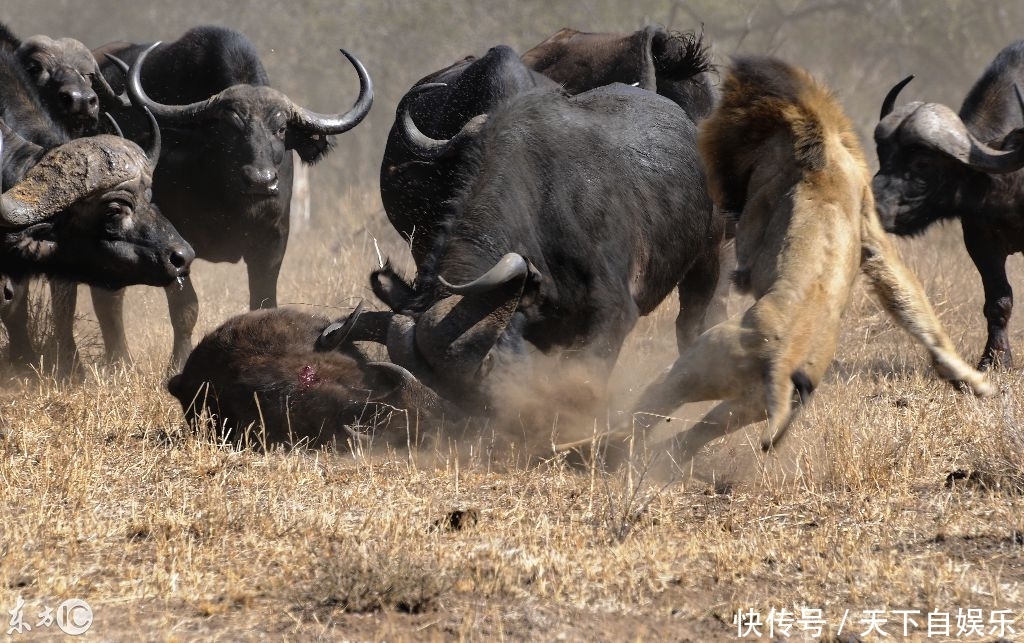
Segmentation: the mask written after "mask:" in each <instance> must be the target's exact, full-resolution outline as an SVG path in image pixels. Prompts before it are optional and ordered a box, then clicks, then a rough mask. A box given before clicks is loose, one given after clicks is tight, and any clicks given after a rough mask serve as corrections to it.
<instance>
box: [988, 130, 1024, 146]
mask: <svg viewBox="0 0 1024 643" xmlns="http://www.w3.org/2000/svg"><path fill="white" fill-rule="evenodd" d="M990 145H991V146H992V147H994V148H995V149H997V150H1015V149H1017V148H1019V147H1021V146H1024V127H1018V128H1017V129H1015V130H1013V131H1011V132H1010V133H1009V134H1007V135H1006V136H1004V137H1002V138H1001V139H998V140H995V141H993V142H992V143H991V144H990Z"/></svg>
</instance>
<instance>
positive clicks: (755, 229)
mask: <svg viewBox="0 0 1024 643" xmlns="http://www.w3.org/2000/svg"><path fill="white" fill-rule="evenodd" d="M699 144H700V153H701V158H702V159H703V160H704V166H705V168H706V169H707V174H708V183H709V187H710V190H711V193H712V195H713V197H714V199H715V202H716V203H717V204H718V206H719V207H720V208H722V210H723V211H724V212H728V213H730V215H731V216H734V217H735V218H736V222H737V225H736V255H737V264H738V270H737V272H736V283H737V285H738V286H739V287H741V288H742V289H743V290H745V291H746V292H748V293H749V294H751V295H753V296H754V297H755V298H756V301H755V302H754V304H753V305H752V306H751V307H750V308H749V309H748V310H747V311H746V312H745V313H743V314H742V315H740V316H738V317H734V318H732V319H729V320H727V321H725V322H723V323H721V324H718V325H716V326H714V327H712V328H710V329H708V330H707V331H706V332H704V334H702V335H701V336H700V337H699V338H698V339H697V341H696V342H695V343H694V344H693V346H691V347H690V349H689V350H687V351H686V352H684V353H683V354H682V355H680V356H679V358H678V359H677V360H676V362H675V363H674V364H673V365H672V366H671V367H670V368H669V369H668V370H667V371H666V372H665V373H664V374H663V375H662V376H661V377H660V378H659V379H658V380H656V381H655V382H654V383H653V384H651V385H650V386H649V387H647V389H645V390H644V392H643V393H642V394H641V396H640V398H639V400H638V401H637V402H636V404H635V405H634V406H633V409H634V413H633V415H632V418H633V421H634V422H635V423H636V426H637V428H640V429H641V430H646V429H648V428H649V427H651V426H652V425H653V424H654V423H655V422H656V421H658V420H659V419H660V418H663V417H666V416H668V415H669V414H670V413H672V412H673V411H674V410H675V409H676V408H677V407H678V406H680V405H681V404H683V403H686V402H696V401H703V400H722V401H721V402H720V403H719V404H717V405H716V406H715V407H713V408H712V409H711V410H710V411H709V412H708V413H707V414H706V415H705V416H704V417H703V418H702V419H701V420H700V421H698V422H696V423H694V425H693V426H692V427H691V428H689V429H688V430H686V431H683V432H682V433H680V434H678V435H677V436H676V437H675V438H674V449H673V451H674V456H675V457H674V458H673V461H674V462H675V463H676V464H677V465H681V466H684V467H685V465H686V464H687V463H688V462H689V461H690V460H691V459H692V458H693V457H694V456H695V455H696V454H697V453H698V451H699V450H700V449H701V448H702V447H703V446H704V445H705V444H707V443H708V442H710V441H711V440H714V439H715V438H718V437H721V436H723V435H726V434H728V433H731V432H733V431H737V430H739V429H740V428H742V427H744V426H746V425H748V424H752V423H756V422H759V421H764V420H765V419H767V422H766V425H765V427H764V429H763V430H762V432H761V446H762V448H764V449H769V448H771V447H772V446H773V445H774V444H776V443H777V441H778V440H779V439H780V438H781V437H782V436H783V435H784V433H785V431H786V429H787V427H788V426H789V424H790V422H791V421H792V420H793V418H794V416H795V412H796V411H797V410H798V409H799V408H800V407H801V405H803V404H804V403H806V402H807V400H808V399H809V397H810V395H811V394H812V393H813V392H814V390H815V389H816V387H817V386H818V384H819V383H820V382H821V380H822V377H823V376H824V374H825V371H826V369H827V368H828V366H829V363H830V362H831V361H832V356H833V354H834V352H835V349H836V342H837V341H838V338H839V330H840V328H839V326H840V322H841V317H842V315H843V311H844V309H845V308H846V305H847V302H848V301H849V298H850V290H851V288H852V287H853V284H854V281H855V280H856V277H857V275H858V273H863V274H864V275H865V276H866V277H867V279H868V281H869V282H870V283H871V285H872V286H873V287H874V292H875V294H876V295H877V296H878V298H879V299H880V301H881V304H882V306H883V307H884V308H885V310H886V311H887V312H888V313H889V314H890V315H891V316H892V317H893V319H894V320H895V321H896V323H897V324H899V325H900V326H901V327H902V328H903V329H904V330H906V331H907V332H908V333H910V334H911V335H912V336H913V337H914V338H915V339H917V340H918V341H919V342H920V343H921V344H922V345H923V346H924V347H925V348H926V349H927V350H928V353H929V354H930V356H931V359H932V365H933V367H934V368H935V370H936V372H937V373H938V374H939V376H940V377H942V378H943V379H946V380H949V381H951V382H956V383H959V384H962V385H966V386H968V387H970V389H971V390H973V392H974V393H975V394H977V395H989V394H991V393H992V392H993V391H994V388H993V386H992V385H991V384H990V383H989V382H988V380H987V379H986V378H985V376H984V375H983V374H982V373H979V372H978V371H976V370H975V369H973V368H971V367H970V366H969V365H967V364H966V363H964V361H963V360H962V359H960V357H959V356H958V355H957V353H956V350H955V349H954V348H953V345H952V343H951V342H950V340H949V338H948V337H947V336H946V334H945V332H943V330H942V327H941V325H940V324H939V322H938V320H937V319H936V317H935V314H934V312H933V311H932V308H931V305H930V304H929V303H928V300H927V299H926V297H925V295H924V292H923V290H922V288H921V286H920V284H919V282H918V281H917V279H916V278H915V277H914V276H913V274H912V273H911V272H910V271H909V270H907V268H906V267H905V266H904V265H903V263H902V262H901V261H900V259H899V256H898V254H897V253H896V251H895V249H894V248H893V246H892V245H891V242H890V240H889V238H888V237H887V235H886V234H885V232H884V231H883V230H882V227H881V225H880V223H879V220H878V215H877V214H876V212H875V204H874V199H873V198H872V194H871V183H870V175H869V173H868V169H867V163H866V162H865V160H864V156H863V152H862V151H861V148H860V145H859V143H858V141H857V135H856V133H855V132H854V131H853V128H852V126H851V124H850V122H849V120H848V119H847V118H846V115H845V114H844V113H843V110H842V108H841V106H840V105H839V103H838V101H836V99H835V98H834V97H833V95H832V94H831V92H830V91H829V90H828V89H827V88H826V87H825V86H824V85H822V84H820V83H818V82H817V81H815V80H814V79H813V78H812V77H811V76H810V74H808V73H807V72H805V71H803V70H801V69H799V68H796V67H793V66H791V65H789V64H787V63H785V62H782V61H780V60H777V59H774V58H769V57H744V58H739V59H737V60H735V61H734V62H733V65H732V67H731V69H730V70H729V72H728V74H727V76H726V79H725V82H724V83H723V87H722V100H721V102H720V104H719V106H718V107H717V108H716V111H715V112H713V113H712V115H711V116H710V117H709V118H708V120H706V121H704V124H703V127H702V129H701V136H700V143H699ZM628 435H629V432H628V431H623V432H622V433H619V434H618V435H617V436H616V439H615V441H613V443H616V442H617V443H618V445H621V444H622V443H621V442H618V440H624V439H627V438H628ZM623 452H624V449H621V448H620V449H614V450H613V453H617V454H618V457H621V455H622V453H623ZM613 459H615V458H614V457H613Z"/></svg>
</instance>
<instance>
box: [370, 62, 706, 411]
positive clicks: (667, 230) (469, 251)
mask: <svg viewBox="0 0 1024 643" xmlns="http://www.w3.org/2000/svg"><path fill="white" fill-rule="evenodd" d="M519 64H520V65H521V64H522V63H521V62H520V63H519ZM524 68H525V66H524ZM524 73H525V72H524ZM428 90H429V88H426V89H424V91H428ZM400 119H401V122H402V130H401V131H402V133H403V136H405V139H406V144H407V146H408V147H409V149H411V150H414V151H416V153H417V154H419V155H420V156H422V157H424V158H427V159H433V158H442V157H444V156H446V155H449V154H459V155H462V156H463V157H464V158H465V159H467V161H466V167H465V168H463V170H462V171H463V172H464V173H465V174H464V175H463V177H462V182H463V185H462V187H461V188H460V190H459V192H458V193H457V196H456V198H454V199H451V200H449V201H448V202H446V203H444V204H437V206H436V207H438V208H440V210H441V212H442V213H443V219H442V221H441V224H440V227H439V230H440V231H441V232H440V233H439V234H437V235H436V236H435V237H434V239H433V243H432V246H431V247H430V248H428V249H427V250H426V251H425V252H424V256H423V258H422V260H421V261H420V262H419V266H418V272H417V275H416V282H415V285H412V284H408V283H406V282H405V281H403V280H402V279H401V278H400V277H399V276H398V275H396V274H395V273H394V271H393V270H391V269H390V268H385V269H383V270H379V271H377V272H375V273H374V275H373V276H372V278H371V279H372V282H373V286H374V291H375V292H376V293H377V294H378V296H379V297H381V298H382V299H383V300H384V301H385V302H386V303H387V304H388V306H389V307H390V308H391V309H392V310H393V311H394V312H395V315H394V316H393V317H392V318H391V320H390V322H389V327H388V329H387V344H388V352H389V355H390V357H391V359H392V361H394V362H395V363H397V364H401V365H403V366H405V367H407V368H409V370H410V371H412V372H413V373H414V374H416V375H417V377H419V378H421V379H422V380H423V381H424V382H425V383H426V384H428V385H429V386H431V387H432V388H435V389H436V390H437V391H438V392H439V393H441V394H442V395H445V396H458V397H457V398H455V399H474V397H475V396H478V397H475V402H474V403H477V404H479V403H486V402H487V398H488V395H489V393H488V391H487V388H488V387H487V385H484V384H481V383H480V379H481V378H484V376H486V375H487V374H488V373H491V372H494V373H496V374H501V373H508V372H511V371H512V368H513V367H512V365H518V364H525V363H528V361H529V360H528V358H529V356H530V355H531V354H532V353H533V352H535V351H540V352H542V353H555V352H563V351H564V352H566V354H568V355H571V356H573V357H575V358H579V359H595V360H597V362H598V363H599V364H600V366H599V367H598V372H599V373H602V375H601V377H603V376H605V375H607V372H608V371H609V370H610V367H611V365H612V364H614V362H615V360H616V358H617V356H618V353H619V349H620V348H621V346H622V342H623V340H624V339H625V337H626V335H627V334H628V333H629V331H630V329H631V328H632V327H633V325H634V323H635V322H636V320H637V318H638V317H639V316H640V315H645V314H647V313H649V312H651V311H652V310H653V309H654V308H655V307H656V306H657V305H658V304H659V303H660V302H661V301H662V300H663V299H664V298H665V297H666V296H667V295H668V294H669V292H671V291H672V289H673V288H678V290H679V293H680V299H681V310H680V313H679V317H678V318H677V322H676V335H677V341H678V344H679V346H680V349H682V348H685V347H686V346H687V345H688V344H689V343H690V342H691V341H692V340H693V338H694V337H696V336H697V335H698V334H699V333H700V331H701V330H702V328H703V325H704V315H705V312H706V309H707V306H708V303H709V301H710V298H711V295H712V293H713V292H714V289H715V284H716V282H717V278H718V248H719V244H720V241H721V237H722V230H723V222H722V220H721V219H720V218H718V217H716V216H715V215H714V213H713V210H712V204H711V200H710V198H709V196H708V193H707V189H706V186H705V182H704V178H703V172H702V168H701V165H700V161H699V159H698V157H697V151H696V134H697V128H696V125H695V124H694V122H693V120H692V119H690V118H689V116H687V114H686V113H685V112H684V111H683V110H682V109H680V108H679V107H678V106H677V105H676V104H675V103H673V102H671V101H669V100H667V99H665V98H663V97H661V96H658V95H657V94H654V93H652V92H647V91H644V90H640V89H637V88H633V87H629V86H627V85H621V84H615V85H610V86H607V87H604V88H600V89H596V90H593V91H591V92H586V93H583V94H579V95H577V96H568V95H567V94H565V92H563V91H562V90H561V89H560V88H558V87H550V86H542V87H538V88H536V89H531V90H527V91H523V92H520V93H518V94H516V95H514V96H512V97H511V98H509V99H507V100H506V101H504V102H503V103H501V104H500V105H499V106H497V107H496V108H494V109H493V110H492V111H491V112H488V113H487V114H482V115H477V116H475V117H474V118H472V119H470V121H469V122H468V123H467V124H466V125H465V126H464V127H463V128H462V130H460V131H459V132H458V133H456V134H455V135H454V136H453V137H451V138H450V139H448V140H437V139H433V138H431V137H429V136H427V135H425V134H424V133H423V132H421V131H419V130H418V129H417V127H416V123H415V122H414V120H413V119H412V118H411V117H410V116H408V114H404V115H401V116H400Z"/></svg>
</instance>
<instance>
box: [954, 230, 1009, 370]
mask: <svg viewBox="0 0 1024 643" xmlns="http://www.w3.org/2000/svg"><path fill="white" fill-rule="evenodd" d="M963 230H964V244H965V245H966V246H967V253H968V254H970V256H971V259H972V260H973V261H974V265H975V267H977V269H978V272H979V273H980V274H981V284H982V287H983V288H984V290H985V307H984V312H985V319H986V321H987V322H988V339H987V341H986V342H985V350H984V351H983V352H982V353H981V360H980V361H979V362H978V368H979V369H981V370H983V371H984V370H987V369H988V368H989V367H991V366H993V365H996V366H1002V367H1004V368H1013V353H1012V352H1011V351H1010V338H1009V335H1008V334H1007V331H1006V327H1007V325H1008V324H1009V323H1010V314H1011V313H1012V312H1013V289H1012V288H1011V287H1010V282H1009V281H1008V280H1007V279H1006V258H1007V256H1009V253H1008V252H1007V251H1006V250H1005V249H1004V248H1003V245H1002V244H1001V243H1000V242H999V241H998V240H997V239H993V238H992V235H991V233H989V232H988V231H986V230H983V229H980V227H978V226H972V225H966V224H965V225H964V226H963Z"/></svg>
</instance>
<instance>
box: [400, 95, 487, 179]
mask: <svg viewBox="0 0 1024 643" xmlns="http://www.w3.org/2000/svg"><path fill="white" fill-rule="evenodd" d="M438 87H445V84H444V83H424V84H423V85H417V86H416V87H413V88H412V89H411V90H409V92H408V93H407V94H406V95H405V98H403V99H402V102H401V104H400V105H399V111H400V112H401V119H402V127H401V128H399V129H400V131H401V134H402V140H403V141H404V142H405V145H406V147H408V148H409V149H410V150H412V152H413V153H414V154H416V155H417V156H419V157H420V158H424V159H428V160H433V159H438V158H441V157H442V156H445V155H447V154H448V153H450V152H452V151H454V150H458V149H459V148H460V147H461V146H462V145H463V144H465V143H466V142H468V141H470V140H472V139H473V138H475V137H476V135H477V134H478V133H479V132H480V130H481V129H482V128H483V126H484V123H486V122H487V114H480V115H478V116H474V117H473V118H471V119H469V121H468V122H466V124H465V125H463V126H462V129H461V130H459V133H458V134H456V135H455V136H453V137H452V138H450V139H447V140H446V139H437V138H431V137H429V136H427V135H426V134H424V133H423V132H421V131H420V129H419V128H418V127H416V123H415V122H414V121H413V120H412V114H410V113H409V104H410V103H411V102H412V98H413V97H414V96H415V95H416V94H418V93H420V92H422V91H425V90H427V89H435V88H438Z"/></svg>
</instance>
